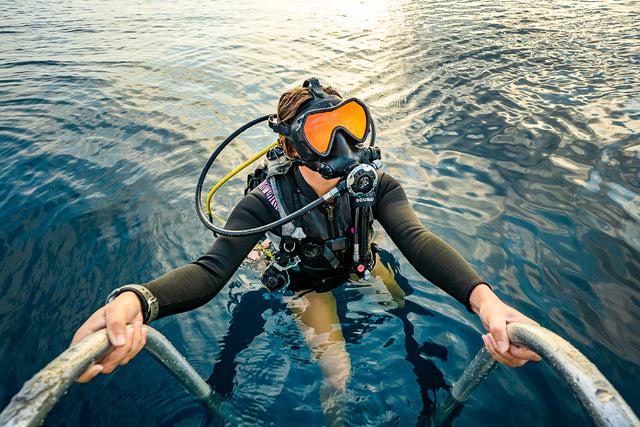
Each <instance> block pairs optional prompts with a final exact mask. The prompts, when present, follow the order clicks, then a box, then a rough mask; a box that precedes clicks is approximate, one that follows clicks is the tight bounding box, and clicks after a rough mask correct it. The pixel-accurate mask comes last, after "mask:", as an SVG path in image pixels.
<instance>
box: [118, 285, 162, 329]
mask: <svg viewBox="0 0 640 427" xmlns="http://www.w3.org/2000/svg"><path fill="white" fill-rule="evenodd" d="M127 291H128V292H133V293H135V294H136V295H137V296H138V298H139V299H140V304H141V305H142V319H143V322H144V323H145V324H148V323H150V322H151V321H153V320H155V319H156V317H158V312H159V311H160V305H159V304H158V299H157V298H156V297H155V296H153V294H152V293H151V291H150V290H149V289H147V288H146V287H145V286H142V285H125V286H121V287H119V288H117V289H114V290H113V291H112V292H111V293H110V294H109V296H108V297H107V301H106V304H109V303H110V302H111V301H113V300H114V299H116V297H117V296H118V295H120V294H121V293H123V292H127Z"/></svg>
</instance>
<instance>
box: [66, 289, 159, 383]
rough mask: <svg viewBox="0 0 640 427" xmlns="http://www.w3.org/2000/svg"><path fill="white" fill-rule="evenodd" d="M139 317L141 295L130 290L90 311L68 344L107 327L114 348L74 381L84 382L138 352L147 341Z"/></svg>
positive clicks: (109, 369) (122, 363)
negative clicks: (129, 325)
mask: <svg viewBox="0 0 640 427" xmlns="http://www.w3.org/2000/svg"><path fill="white" fill-rule="evenodd" d="M142 319H143V317H142V306H141V304H140V299H139V298H138V296H137V295H136V294H135V293H133V292H123V293H121V294H120V295H118V296H117V297H116V298H115V299H114V300H113V301H111V302H110V303H109V304H107V305H105V306H104V307H102V308H101V309H99V310H97V311H96V312H95V313H93V314H92V315H91V317H89V318H88V319H87V321H86V322H84V324H83V325H82V326H81V327H80V328H79V329H78V330H77V331H76V333H75V335H74V336H73V340H72V341H71V345H70V346H73V345H74V344H76V343H77V342H78V341H80V340H82V339H83V338H85V337H87V336H89V335H91V334H93V333H94V332H97V331H99V330H100V329H104V328H105V327H106V328H107V335H108V336H109V341H110V342H111V344H112V345H113V346H114V347H115V349H114V350H113V351H112V352H111V353H109V354H108V355H107V356H105V357H104V358H102V359H100V360H98V361H97V362H96V363H94V364H93V365H91V366H89V368H87V370H86V371H85V372H84V373H83V374H82V375H81V376H80V377H79V378H78V379H77V381H78V382H80V383H85V382H87V381H90V380H91V379H93V378H94V377H95V376H96V375H98V374H99V373H100V372H102V373H103V374H108V373H110V372H112V371H113V370H114V369H115V368H116V367H117V366H118V365H125V364H126V363H128V362H129V360H131V359H132V358H133V357H134V356H135V355H136V354H138V352H139V351H140V350H142V348H143V347H144V345H145V344H146V342H147V328H143V327H142ZM127 324H131V327H127Z"/></svg>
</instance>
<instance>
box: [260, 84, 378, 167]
mask: <svg viewBox="0 0 640 427" xmlns="http://www.w3.org/2000/svg"><path fill="white" fill-rule="evenodd" d="M303 87H309V88H310V91H311V94H312V95H313V99H312V100H310V101H308V102H307V104H306V105H305V106H304V107H303V108H302V109H301V110H300V111H299V112H298V115H296V117H294V119H293V120H292V122H291V124H286V123H283V122H281V121H279V120H278V119H277V117H276V116H275V115H273V116H271V117H269V127H271V129H273V130H274V131H275V132H277V133H279V134H280V135H284V136H285V137H287V138H289V139H290V140H291V141H292V142H293V146H294V148H295V150H296V152H297V154H298V156H299V158H297V159H296V160H297V161H298V162H299V163H301V164H303V165H305V166H307V167H309V168H310V169H311V170H314V171H316V172H318V173H320V175H321V176H322V177H323V178H325V179H331V178H338V177H343V176H346V175H347V174H348V173H349V172H350V171H351V170H352V169H353V168H355V167H356V166H358V165H359V164H361V163H369V162H371V161H374V160H377V159H379V158H380V157H379V150H377V149H375V148H365V147H363V146H362V143H364V142H365V140H366V139H367V137H368V136H369V134H370V133H371V134H372V140H371V144H370V145H371V146H372V145H373V134H374V133H373V132H372V127H373V126H372V120H371V115H370V113H369V110H368V109H367V106H366V105H365V104H364V103H363V102H362V101H360V100H359V99H356V98H350V99H347V100H344V101H343V100H342V99H341V98H340V97H338V96H336V95H329V94H327V93H325V92H324V91H323V90H322V86H320V83H319V82H318V80H317V79H315V78H312V79H309V80H306V81H305V82H304V84H303Z"/></svg>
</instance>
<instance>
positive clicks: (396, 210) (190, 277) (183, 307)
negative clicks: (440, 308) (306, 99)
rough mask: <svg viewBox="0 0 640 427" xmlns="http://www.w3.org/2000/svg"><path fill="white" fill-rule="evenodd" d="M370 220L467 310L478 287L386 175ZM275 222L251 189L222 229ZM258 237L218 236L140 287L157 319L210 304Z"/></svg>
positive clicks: (302, 186)
mask: <svg viewBox="0 0 640 427" xmlns="http://www.w3.org/2000/svg"><path fill="white" fill-rule="evenodd" d="M292 173H293V174H294V176H295V183H296V185H297V187H298V189H299V190H300V191H301V192H303V193H304V194H305V195H306V196H307V197H308V198H312V199H314V198H317V195H315V192H314V190H313V189H312V188H311V187H310V186H309V185H308V184H307V182H306V181H305V180H304V178H303V177H302V175H301V174H300V172H299V170H298V169H297V168H296V169H295V170H294V171H293V172H292ZM373 215H374V218H375V219H376V220H377V221H378V222H379V223H380V224H381V225H382V227H383V228H384V229H385V231H386V232H387V234H388V235H389V236H390V237H391V239H392V240H393V242H394V243H395V244H396V246H397V247H398V248H399V249H400V251H401V252H402V253H403V254H404V256H405V257H406V258H407V259H408V260H409V262H410V263H411V265H413V266H414V268H415V269H416V270H417V271H418V272H419V273H420V274H422V276H424V277H425V278H426V279H427V280H429V281H430V282H431V283H433V284H435V285H436V286H438V287H439V288H441V289H443V290H444V291H446V292H447V293H449V294H450V295H452V296H453V297H454V298H456V299H457V300H458V301H460V302H461V303H462V304H464V305H465V306H467V308H469V301H468V300H469V295H470V293H471V291H472V290H473V288H474V287H475V286H476V285H477V284H479V283H484V282H482V280H481V279H480V277H479V276H478V274H477V273H476V272H475V271H474V270H473V269H472V268H471V266H470V265H469V264H468V263H467V262H466V261H465V260H464V259H463V258H462V256H460V254H458V252H456V251H455V250H454V249H453V248H452V247H451V246H449V245H447V244H446V243H445V242H443V241H442V240H441V239H440V238H438V237H437V236H435V235H434V234H432V233H431V232H429V231H428V230H427V229H425V228H424V226H423V225H422V223H421V222H420V221H419V220H418V218H417V216H416V214H415V213H414V211H413V209H412V208H411V206H410V205H409V202H408V200H407V197H406V194H405V192H404V190H403V189H402V187H401V186H400V184H398V182H397V181H396V180H395V179H394V178H392V177H391V176H389V175H386V174H381V175H380V182H379V185H378V189H377V194H376V203H375V205H374V207H373ZM279 218H280V216H279V215H278V212H277V211H276V210H275V209H274V207H273V206H272V205H271V203H270V202H269V201H268V200H267V198H266V197H265V196H264V194H262V193H261V192H260V191H259V190H257V189H255V190H254V191H252V192H251V193H249V194H248V195H247V196H245V197H244V198H243V199H242V200H241V201H240V202H239V203H238V205H237V206H236V207H235V208H234V210H233V211H232V213H231V215H230V216H229V220H228V221H227V224H226V228H228V229H235V230H243V229H250V228H255V227H259V226H262V225H264V224H268V223H271V222H273V221H276V220H278V219H279ZM260 237H261V236H260V235H251V236H243V237H227V236H220V237H218V238H217V239H216V241H215V243H214V244H213V246H212V247H211V249H209V251H208V252H207V253H206V254H205V255H204V256H202V257H200V258H199V259H198V260H197V261H195V262H194V263H193V264H189V265H187V266H184V267H180V268H177V269H175V270H172V271H171V272H169V273H167V274H165V275H163V276H161V277H159V278H157V279H155V280H153V281H151V282H149V283H147V284H145V286H146V287H147V288H149V290H151V292H152V293H153V294H154V296H155V297H156V298H157V299H158V303H159V305H160V312H159V315H158V318H160V317H164V316H167V315H170V314H174V313H180V312H184V311H188V310H192V309H194V308H197V307H200V306H202V305H204V304H206V303H207V302H208V301H210V300H211V299H212V298H213V297H214V296H215V295H216V294H217V293H218V292H220V290H221V289H222V287H223V286H224V285H225V284H226V283H227V281H228V280H229V279H230V278H231V277H232V276H233V274H234V273H235V271H236V269H237V268H238V267H239V266H240V264H241V263H242V261H243V260H244V259H245V257H246V255H247V254H248V253H249V252H250V251H251V249H252V248H253V247H254V246H255V244H256V243H257V242H258V240H259V239H260Z"/></svg>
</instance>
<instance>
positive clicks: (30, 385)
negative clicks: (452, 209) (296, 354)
mask: <svg viewBox="0 0 640 427" xmlns="http://www.w3.org/2000/svg"><path fill="white" fill-rule="evenodd" d="M145 327H146V328H148V331H147V344H146V347H145V348H146V349H147V351H149V352H150V353H151V355H152V356H154V357H155V358H156V359H157V360H158V361H159V362H160V363H161V364H162V365H163V366H164V367H165V368H167V370H169V372H171V374H173V375H174V376H175V377H176V378H177V379H178V381H180V382H181V383H182V385H183V386H184V387H185V388H186V389H187V390H188V391H189V392H191V393H192V394H193V395H194V396H195V397H196V399H198V400H199V401H201V402H202V404H203V405H204V406H205V407H207V408H208V409H210V410H211V411H213V412H214V413H216V414H218V415H219V416H221V417H223V418H225V419H226V420H227V421H229V422H231V423H232V424H238V423H239V420H238V417H237V416H234V415H233V414H231V413H229V411H225V409H224V405H223V400H222V399H221V398H220V397H219V396H218V395H216V394H215V393H214V392H213V390H212V389H211V387H210V386H209V384H207V382H206V381H205V380H204V379H203V378H202V377H200V375H198V373H197V372H196V371H195V369H193V367H192V366H191V365H190V364H189V363H188V362H187V361H186V360H185V359H184V357H183V356H182V355H181V354H180V353H179V352H178V351H177V350H176V349H175V347H173V345H172V344H171V343H170V342H169V340H167V339H166V338H165V337H164V336H163V335H162V334H160V333H159V332H158V331H156V330H155V329H153V328H151V327H149V326H145ZM507 331H508V333H509V339H510V340H511V341H512V342H514V343H516V344H518V345H522V346H525V347H528V348H529V349H531V350H533V351H535V352H536V353H538V355H540V357H542V359H543V360H544V361H545V362H547V363H548V364H549V365H550V366H551V367H552V368H553V370H554V371H556V373H558V375H559V376H560V377H561V378H562V379H563V380H564V381H565V382H566V383H567V384H568V385H569V387H570V388H571V390H572V391H573V393H574V394H575V395H576V397H577V398H578V400H579V401H580V403H581V404H582V405H583V406H584V408H585V409H586V411H587V413H588V414H589V415H590V416H591V418H592V419H593V420H594V422H595V423H596V424H597V425H600V426H616V427H617V426H634V427H640V420H638V417H637V416H636V415H635V414H634V412H633V410H632V409H631V407H629V405H628V404H627V403H626V402H625V401H624V399H623V398H622V397H621V396H620V394H619V393H618V392H617V391H616V389H615V388H614V387H613V386H612V385H611V383H610V382H609V381H608V380H607V379H606V378H605V377H604V376H603V375H602V373H600V371H599V370H598V368H596V366H595V365H594V364H593V363H591V362H590V361H589V360H588V359H587V358H586V357H585V356H584V355H583V354H582V353H580V352H579V351H578V350H577V349H576V348H575V347H573V346H572V345H571V344H570V343H569V342H567V341H566V340H564V339H562V338H560V337H559V336H558V335H556V334H554V333H553V332H551V331H549V330H547V329H545V328H542V327H540V326H535V325H530V324H525V323H511V324H509V325H507ZM111 349H112V347H111V344H110V343H109V339H108V337H107V333H106V330H101V331H98V332H96V333H94V334H92V335H90V336H88V337H86V338H85V339H83V340H82V341H80V342H79V343H77V344H76V345H74V346H73V347H71V348H69V349H67V350H66V351H64V352H63V353H62V354H60V355H59V356H58V357H57V358H55V359H54V360H53V361H52V362H51V363H49V364H48V365H47V366H45V367H44V368H43V369H42V370H41V371H40V372H38V373H37V374H36V375H34V376H33V377H32V378H31V379H30V380H29V381H27V382H26V383H25V384H24V386H23V387H22V389H21V390H20V391H19V392H18V394H16V395H15V396H14V397H13V398H12V399H11V401H10V402H9V405H8V406H7V407H6V408H5V409H4V410H3V411H2V413H0V425H1V426H38V425H40V424H41V423H42V422H43V421H44V419H45V417H46V415H47V413H48V412H49V411H50V410H51V408H53V406H54V405H55V404H56V403H57V402H58V400H59V399H60V397H61V396H62V395H63V394H64V392H65V391H66V390H67V389H68V388H69V387H70V386H71V385H72V384H73V383H74V382H75V380H76V379H77V378H78V377H79V376H80V375H81V374H82V373H83V372H84V371H85V370H86V369H87V368H88V367H89V366H90V365H91V364H92V363H93V362H95V361H96V360H99V359H100V358H102V357H103V356H105V355H106V354H107V353H108V352H109V351H110V350H111ZM496 364H497V362H496V361H495V360H494V359H493V358H492V357H491V356H490V355H489V353H488V352H487V350H486V349H484V348H482V349H481V350H480V352H479V353H478V354H477V355H476V357H475V358H474V359H473V360H472V362H471V364H470V365H469V366H468V367H467V369H465V371H464V373H463V374H462V376H461V377H460V378H459V380H458V381H456V382H455V384H454V385H453V386H452V387H451V390H450V394H449V395H448V396H447V398H446V399H445V401H444V402H443V404H442V405H440V406H439V407H438V409H437V411H436V414H435V423H436V425H439V424H442V423H444V422H446V421H447V420H448V419H449V417H450V416H451V414H452V413H453V412H454V411H455V410H456V409H457V408H459V407H460V406H461V405H462V404H463V403H464V402H465V401H466V400H467V399H468V398H469V395H470V394H471V393H472V392H473V390H475V389H476V387H477V386H478V385H480V384H481V383H482V381H484V379H485V378H486V377H487V376H488V375H489V374H490V373H491V371H492V370H493V368H494V367H495V366H496Z"/></svg>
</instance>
